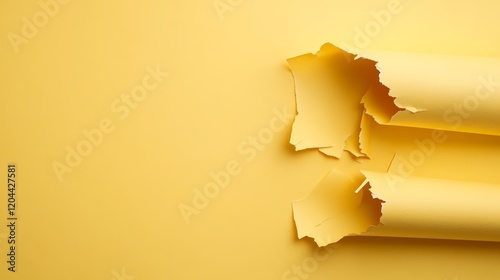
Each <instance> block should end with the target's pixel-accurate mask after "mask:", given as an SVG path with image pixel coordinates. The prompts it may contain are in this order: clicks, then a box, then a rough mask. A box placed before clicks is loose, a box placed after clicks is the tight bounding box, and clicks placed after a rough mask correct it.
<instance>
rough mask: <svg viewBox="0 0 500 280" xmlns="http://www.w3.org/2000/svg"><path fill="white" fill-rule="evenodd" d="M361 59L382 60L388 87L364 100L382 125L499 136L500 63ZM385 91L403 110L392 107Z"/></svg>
mask: <svg viewBox="0 0 500 280" xmlns="http://www.w3.org/2000/svg"><path fill="white" fill-rule="evenodd" d="M359 56H360V57H366V58H369V59H372V60H374V61H377V64H376V67H377V69H378V70H379V71H380V83H381V84H382V85H384V86H381V85H379V86H377V87H374V88H372V89H371V90H372V91H371V92H369V94H367V96H365V97H364V102H365V103H364V104H365V107H366V109H367V111H368V113H369V114H371V115H373V116H374V117H375V119H376V120H377V121H378V122H380V123H383V124H390V125H402V126H412V127H422V128H432V129H440V130H449V131H459V132H470V133H480V134H491V135H500V126H499V125H498V124H499V123H500V95H499V94H498V92H500V59H498V58H487V57H467V56H463V57H461V56H448V55H438V54H421V53H405V52H383V51H378V52H375V51H363V52H362V53H361V54H360V55H359ZM386 87H387V88H389V89H390V90H389V95H390V96H392V97H394V98H395V100H394V103H395V104H396V105H397V106H398V107H399V108H402V109H404V110H402V111H398V112H394V111H391V108H388V106H391V104H389V102H388V101H387V100H383V99H384V98H385V96H386V91H387V88H386ZM392 110H393V108H392ZM391 116H392V118H390V119H388V117H391Z"/></svg>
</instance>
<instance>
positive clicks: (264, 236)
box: [0, 0, 500, 280]
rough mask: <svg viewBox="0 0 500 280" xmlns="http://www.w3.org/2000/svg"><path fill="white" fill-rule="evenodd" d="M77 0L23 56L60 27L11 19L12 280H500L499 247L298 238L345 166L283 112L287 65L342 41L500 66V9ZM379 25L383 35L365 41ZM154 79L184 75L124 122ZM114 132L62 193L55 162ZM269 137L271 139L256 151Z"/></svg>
mask: <svg viewBox="0 0 500 280" xmlns="http://www.w3.org/2000/svg"><path fill="white" fill-rule="evenodd" d="M45 2H47V1H43V0H42V3H45ZM67 2H68V3H67V4H59V3H58V4H57V9H56V10H53V11H55V12H53V14H52V16H48V20H47V22H46V24H43V26H39V27H37V28H36V29H37V30H36V31H33V30H32V33H30V34H31V35H32V36H31V37H32V38H26V39H25V40H26V41H23V43H21V44H20V45H18V46H16V45H15V44H14V45H13V44H12V42H11V39H9V38H10V37H9V36H10V35H9V34H11V33H15V34H17V35H18V36H22V32H23V26H24V25H25V21H23V18H24V17H26V19H27V20H28V21H30V22H33V20H35V21H36V20H43V18H40V19H38V18H36V17H35V19H33V16H34V15H40V14H41V13H40V11H42V13H43V12H44V9H43V8H42V6H41V5H40V4H39V3H38V2H37V1H11V0H6V1H3V2H2V4H0V7H1V12H0V13H1V17H0V22H1V25H0V34H1V35H2V36H3V38H4V39H3V40H0V57H1V65H2V68H1V69H2V70H1V71H2V72H1V80H0V81H1V82H0V131H1V137H2V139H1V142H0V143H1V146H0V178H5V179H0V181H2V182H5V183H2V184H3V185H2V186H1V188H0V189H1V191H0V197H1V201H0V207H1V208H0V225H1V227H0V253H1V255H0V278H1V279H23V280H24V279H116V280H121V279H124V280H127V279H132V277H133V279H136V280H142V279H293V280H296V279H457V280H458V279H460V280H462V279H498V278H499V277H500V266H499V263H500V244H498V243H488V242H465V241H438V240H416V239H397V238H375V237H373V238H369V237H357V238H346V239H345V240H343V241H342V242H341V244H340V246H330V247H331V249H333V251H328V252H327V255H326V256H328V258H323V257H324V256H325V254H326V253H325V252H323V253H322V254H318V252H316V245H315V244H314V242H312V241H311V240H297V238H296V230H295V225H294V222H293V219H292V212H291V201H293V200H296V199H299V198H302V197H304V196H306V195H307V194H308V193H309V192H310V191H311V189H312V188H313V187H314V185H315V184H316V183H317V182H318V181H319V180H320V179H321V178H322V177H323V176H324V175H325V174H326V172H328V170H329V169H330V168H331V166H332V165H333V164H334V160H332V159H331V158H328V157H326V156H325V155H322V154H320V153H319V152H317V151H315V150H314V151H313V150H311V151H301V152H295V151H294V147H293V146H292V145H290V144H288V140H289V137H290V131H291V119H290V120H289V121H288V122H286V124H285V127H284V128H283V129H275V130H270V128H272V127H273V124H272V123H274V120H276V112H277V111H278V112H283V110H285V111H286V112H289V113H290V112H294V111H295V100H294V86H293V77H292V75H291V73H290V71H289V70H288V67H287V65H286V61H285V60H286V59H287V58H289V57H293V56H297V55H301V54H303V53H308V52H315V51H317V50H318V49H319V47H320V46H321V45H322V44H323V43H325V42H331V43H334V44H337V45H339V46H342V45H343V44H344V45H346V44H347V45H351V46H355V47H358V48H361V49H363V48H367V49H384V50H398V51H417V52H430V53H448V54H457V55H477V56H500V36H499V35H500V34H499V33H500V31H499V30H498V12H499V10H500V4H498V2H495V1H491V0H483V1H439V2H438V1H430V0H429V1H423V0H422V1H417V0H400V1H396V2H394V1H387V0H382V1H368V0H366V1H346V2H340V1H326V0H324V1H319V0H313V1H304V0H302V1H272V2H270V1H262V0H253V1H249V0H242V1H237V0H232V1H230V0H221V1H212V0H205V1H159V0H145V1H135V2H134V1H106V2H104V1H95V0H89V1H76V0H73V1H67ZM56 3H57V2H56ZM214 3H215V4H216V6H217V7H219V9H224V7H225V8H226V10H225V11H221V10H219V12H218V10H217V9H216V6H214ZM224 5H225V6H224ZM390 5H398V7H399V10H398V11H399V12H398V13H397V14H395V13H390V15H391V17H390V20H388V22H385V23H387V24H384V25H385V26H382V24H380V23H377V21H376V17H377V16H376V15H377V14H380V11H381V10H388V9H389V8H388V7H389V6H390ZM54 9H55V8H54ZM377 24H378V25H377ZM370 26H371V27H370ZM373 26H379V28H378V29H376V27H373ZM366 28H368V29H369V28H375V29H369V30H371V31H369V32H372V33H371V34H372V35H373V36H368V35H366V36H368V37H366V38H368V39H367V40H365V41H363V43H362V44H360V41H359V32H363V33H365V34H366ZM359 30H362V31H359ZM357 34H358V35H357ZM366 38H365V39H366ZM16 50H17V52H16ZM148 67H151V68H152V69H154V68H156V67H159V68H160V69H161V71H163V72H168V73H169V75H168V77H165V78H164V79H163V80H162V81H161V82H160V83H158V86H157V87H155V88H154V89H153V90H151V91H150V92H148V94H147V97H146V98H145V99H144V100H143V101H141V102H136V104H135V105H134V106H136V108H131V109H130V113H129V114H128V115H126V116H125V115H123V114H120V113H117V112H116V111H115V110H114V109H113V104H114V102H120V101H117V100H120V98H121V95H122V94H125V95H130V94H131V90H132V89H133V88H134V87H136V86H138V85H141V84H142V83H143V79H144V77H146V76H147V75H148V70H147V69H148ZM120 104H121V105H123V103H120ZM115 105H116V104H115ZM105 119H109V120H110V121H111V122H112V126H113V128H114V129H113V130H112V131H111V132H110V133H103V138H102V142H101V143H99V144H98V145H96V146H93V148H92V151H90V152H89V154H88V155H87V156H84V157H83V158H82V160H81V162H80V163H78V164H75V167H71V168H70V169H71V172H70V173H65V174H63V175H62V180H59V179H58V176H57V174H56V172H55V171H54V168H53V164H54V162H58V163H61V164H65V162H66V156H67V153H68V152H67V149H66V148H67V146H69V147H70V148H72V149H76V147H77V145H78V144H79V143H81V142H82V141H85V139H86V137H85V136H84V134H83V133H82V131H83V130H86V131H91V130H93V129H98V128H99V124H100V123H101V122H102V121H103V120H105ZM274 124H276V123H274ZM263 131H266V132H263ZM269 131H271V133H270V134H269V133H268V132H269ZM265 133H267V134H266V135H267V137H268V138H266V139H271V138H272V140H269V141H268V143H264V144H263V143H260V144H259V145H258V148H257V146H255V147H252V144H251V142H252V139H253V137H256V136H257V138H258V136H259V135H263V134H265ZM251 147H252V148H251ZM242 149H244V150H242ZM9 163H15V164H16V165H17V169H18V172H17V175H18V178H17V184H18V185H17V200H18V203H17V217H18V221H17V264H16V270H17V272H15V273H12V272H9V271H8V270H7V267H8V266H7V262H6V260H7V256H6V254H7V248H8V244H7V242H6V241H7V239H6V237H7V234H8V233H7V228H6V226H5V225H6V224H7V221H6V217H7V191H6V189H7V186H6V185H7V184H6V181H7V180H6V178H7V164H9ZM228 163H237V164H238V170H239V171H240V172H239V173H238V174H236V175H234V176H231V177H230V182H229V184H228V185H227V186H226V187H225V188H221V189H220V191H219V192H218V193H217V194H216V195H215V196H214V197H213V198H210V199H209V204H208V206H206V207H204V208H203V209H201V210H199V213H198V214H197V215H193V216H191V217H190V223H189V224H187V223H186V220H185V219H184V218H183V216H182V215H181V211H180V210H179V206H181V205H191V206H192V205H193V203H192V200H193V198H194V197H195V191H193V189H197V190H203V188H204V186H205V185H206V184H207V183H209V182H212V181H213V179H212V177H211V176H210V175H209V174H210V173H211V172H214V173H218V172H220V171H222V170H225V169H226V167H227V165H228ZM320 255H321V256H322V257H321V258H318V256H320ZM313 264H316V265H313ZM297 267H298V268H299V269H300V270H301V271H302V273H301V274H297V273H295V272H293V271H296V270H295V269H297Z"/></svg>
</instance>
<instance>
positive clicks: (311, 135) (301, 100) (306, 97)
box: [288, 44, 378, 158]
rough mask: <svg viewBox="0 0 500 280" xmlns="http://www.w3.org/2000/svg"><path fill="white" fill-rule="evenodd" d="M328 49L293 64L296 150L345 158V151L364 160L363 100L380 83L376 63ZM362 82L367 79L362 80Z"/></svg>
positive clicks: (305, 56) (300, 57) (291, 63)
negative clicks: (361, 137)
mask: <svg viewBox="0 0 500 280" xmlns="http://www.w3.org/2000/svg"><path fill="white" fill-rule="evenodd" d="M354 58H355V56H354V55H353V54H349V53H346V52H345V51H343V50H341V49H339V48H337V47H335V46H333V45H331V44H325V45H323V46H322V47H321V50H320V51H319V52H318V53H317V54H306V55H302V56H298V57H295V58H291V59H289V60H288V64H289V65H290V68H291V69H292V73H293V75H294V77H295V95H296V100H297V112H298V114H297V116H296V118H295V122H294V124H293V130H292V135H291V139H290V143H292V144H293V145H295V147H296V150H303V149H309V148H319V149H320V151H321V152H323V153H325V154H327V155H330V156H334V157H337V158H338V157H340V154H341V153H342V151H343V150H344V149H346V150H348V151H350V152H351V153H353V154H354V155H356V156H362V155H363V154H362V152H361V151H360V148H359V144H357V142H358V138H359V133H360V123H361V116H362V112H363V106H362V105H361V98H362V97H363V95H364V94H365V92H366V91H367V90H368V88H369V87H370V86H371V85H372V84H374V83H376V82H377V81H378V72H376V71H375V72H374V71H372V69H374V68H375V62H374V61H371V60H368V59H362V58H361V59H354ZM358 77H363V79H361V80H360V79H359V78H358Z"/></svg>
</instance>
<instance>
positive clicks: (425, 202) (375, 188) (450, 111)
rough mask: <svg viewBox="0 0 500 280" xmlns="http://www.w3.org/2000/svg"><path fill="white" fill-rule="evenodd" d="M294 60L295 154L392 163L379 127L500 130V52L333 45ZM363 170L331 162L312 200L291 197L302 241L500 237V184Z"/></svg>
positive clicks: (495, 132) (291, 63) (322, 243)
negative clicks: (385, 156)
mask: <svg viewBox="0 0 500 280" xmlns="http://www.w3.org/2000/svg"><path fill="white" fill-rule="evenodd" d="M288 64H289V66H290V68H291V70H292V73H293V76H294V81H295V95H296V102H297V112H298V114H297V116H296V119H295V122H294V124H293V128H292V135H291V139H290V143H291V144H293V145H295V147H296V150H303V149H309V148H318V149H319V151H321V152H322V153H324V154H326V155H329V156H333V157H336V158H339V159H340V156H341V154H342V153H343V151H348V152H350V153H351V154H352V155H353V156H354V159H353V158H350V157H343V158H341V159H340V161H341V162H344V163H346V162H347V163H350V162H356V163H357V161H358V160H356V159H355V158H356V157H359V158H365V159H368V158H370V159H369V160H370V161H372V162H374V163H376V164H378V163H379V162H380V163H384V164H387V163H386V162H385V161H382V160H381V161H378V158H373V157H372V156H371V150H372V148H373V147H372V146H373V141H372V139H370V131H371V130H372V129H373V128H374V127H375V126H377V125H378V126H380V125H390V126H394V127H410V128H424V129H435V130H439V131H441V130H443V131H453V132H466V133H474V134H484V135H496V136H498V135H500V126H499V125H498V124H499V123H500V110H498V108H500V95H499V94H496V93H498V89H499V88H500V83H499V82H497V80H500V59H498V58H481V57H453V56H445V55H434V54H432V55H431V54H415V53H397V52H373V51H371V52H370V51H362V53H359V54H357V55H355V54H352V53H349V52H346V51H344V50H341V49H339V48H337V47H335V46H333V45H331V44H325V45H323V46H322V47H321V49H320V51H319V52H318V53H317V54H306V55H302V56H299V57H295V58H291V59H289V60H288ZM398 131H399V130H398ZM401 131H406V132H409V131H408V130H401ZM392 135H393V136H394V135H397V133H396V134H394V133H393V134H392ZM379 137H380V136H379ZM380 141H381V139H378V142H376V144H378V145H380V144H381V142H380ZM384 145H385V146H387V145H390V144H388V143H384ZM378 151H379V152H380V149H379V150H378ZM378 155H379V156H380V153H379V154H378ZM360 162H361V163H362V162H363V161H360ZM347 165H348V164H347ZM363 166H364V165H363V164H361V165H359V166H357V165H351V167H350V168H349V169H348V171H346V170H342V171H341V170H340V169H338V168H333V169H332V170H331V172H330V173H329V174H327V175H326V176H325V178H324V179H323V180H322V181H321V182H320V183H319V184H318V185H317V186H316V188H314V189H313V191H312V192H311V193H310V195H309V196H308V197H306V198H305V199H302V200H300V201H295V202H294V203H293V214H294V219H295V222H296V226H297V232H298V235H299V238H302V237H305V236H308V237H312V238H314V239H315V241H316V243H317V244H318V245H319V246H325V245H327V244H330V243H334V242H337V241H338V240H340V239H342V238H343V237H344V236H349V235H379V236H404V237H422V238H448V239H466V240H489V241H500V225H499V222H498V221H500V212H499V209H500V207H497V206H495V205H494V203H493V201H495V200H500V186H496V185H487V184H483V183H471V182H463V181H453V180H447V179H434V178H420V177H413V176H410V177H404V178H403V177H401V176H399V175H395V174H394V173H392V172H391V168H390V166H391V165H390V164H387V166H385V170H386V172H385V173H380V172H379V173H377V172H373V171H363V172H362V173H361V172H360V169H362V168H363ZM382 168H384V166H382ZM379 169H380V167H379ZM402 178H403V179H404V180H402ZM391 180H392V181H391ZM394 184H395V185H394ZM421 184H423V186H420V185H421ZM396 185H398V186H399V187H398V188H396V187H395V186H396ZM454 186H457V187H456V190H455V187H454ZM483 189H484V192H482V191H483ZM479 192H482V193H479ZM483 194H488V195H487V197H486V196H484V195H483ZM430 195H436V196H437V197H439V199H437V198H436V199H434V198H428V196H430ZM426 197H427V198H426ZM467 197H469V198H473V199H472V200H467ZM493 198H494V199H493ZM481 200H484V201H486V203H487V204H486V206H484V205H483V204H482V202H481ZM440 203H441V204H440ZM490 204H491V205H490ZM440 205H441V206H440ZM443 206H444V207H443ZM457 208H459V209H460V210H459V211H453V209H457ZM430 209H432V211H431V210H430ZM434 211H436V212H438V213H437V214H436V213H435V212H434ZM440 211H441V212H440ZM419 212H425V213H426V215H424V216H421V215H419V214H418V213H419ZM429 215H430V216H432V217H430V218H427V217H428V216H429ZM422 217H426V218H422ZM492 218H495V219H493V220H490V219H492ZM488 221H490V222H488ZM491 221H494V222H491ZM488 224H489V225H488Z"/></svg>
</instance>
